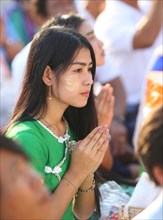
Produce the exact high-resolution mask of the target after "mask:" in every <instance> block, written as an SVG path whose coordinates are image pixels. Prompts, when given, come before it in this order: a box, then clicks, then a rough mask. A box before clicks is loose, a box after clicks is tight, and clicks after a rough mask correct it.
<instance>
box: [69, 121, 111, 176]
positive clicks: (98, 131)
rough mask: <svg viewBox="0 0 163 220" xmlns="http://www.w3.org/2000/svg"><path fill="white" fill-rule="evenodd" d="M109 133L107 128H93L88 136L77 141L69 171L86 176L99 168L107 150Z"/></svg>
mask: <svg viewBox="0 0 163 220" xmlns="http://www.w3.org/2000/svg"><path fill="white" fill-rule="evenodd" d="M108 135H109V131H108V129H107V126H106V125H104V126H100V127H97V128H95V129H94V130H93V131H92V132H90V134H89V135H88V136H87V137H86V138H85V139H83V140H82V141H79V142H78V143H77V145H76V147H75V149H74V151H73V152H72V157H71V164H70V168H69V170H71V171H72V172H74V171H75V172H76V173H79V172H80V173H81V175H82V174H83V175H85V177H86V176H88V175H90V174H92V173H94V172H95V171H96V170H97V168H98V167H99V166H100V164H101V162H102V160H103V157H104V155H105V152H106V149H107V148H108Z"/></svg>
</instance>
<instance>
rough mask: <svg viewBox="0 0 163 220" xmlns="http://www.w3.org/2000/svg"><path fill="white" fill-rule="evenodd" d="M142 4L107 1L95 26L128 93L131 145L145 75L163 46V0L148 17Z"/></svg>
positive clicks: (153, 5)
mask: <svg viewBox="0 0 163 220" xmlns="http://www.w3.org/2000/svg"><path fill="white" fill-rule="evenodd" d="M138 3H139V2H138V0H116V1H106V7H105V9H104V11H103V12H102V13H101V14H100V15H99V17H98V18H97V19H96V23H95V33H96V35H97V36H98V37H99V38H100V39H101V40H102V41H103V42H104V44H105V48H106V52H107V53H108V54H109V55H110V56H111V58H112V61H113V64H114V65H115V66H116V67H117V68H118V69H120V70H121V79H122V82H123V84H124V87H125V89H126V93H127V105H128V106H127V115H126V126H127V128H128V132H129V138H130V142H131V143H132V135H133V132H134V127H135V120H136V116H137V110H138V106H139V102H140V99H141V89H142V85H143V80H144V75H145V73H146V68H147V66H148V62H149V59H150V57H151V55H152V52H153V50H154V49H155V47H156V46H157V45H158V44H159V41H160V40H159V39H158V35H159V32H160V30H161V26H162V19H161V15H162V0H160V1H155V0H153V1H152V5H151V7H150V11H149V13H148V14H147V13H146V12H145V11H144V10H143V9H142V8H140V6H139V4H138ZM146 8H147V7H146ZM160 38H161V37H160ZM157 41H158V42H157Z"/></svg>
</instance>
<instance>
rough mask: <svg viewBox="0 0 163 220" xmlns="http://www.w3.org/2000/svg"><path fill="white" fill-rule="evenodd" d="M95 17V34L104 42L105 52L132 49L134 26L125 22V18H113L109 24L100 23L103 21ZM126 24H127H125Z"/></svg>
mask: <svg viewBox="0 0 163 220" xmlns="http://www.w3.org/2000/svg"><path fill="white" fill-rule="evenodd" d="M100 20H101V19H100V17H99V20H98V19H97V21H96V23H95V34H96V35H97V37H98V38H99V39H101V40H102V41H103V42H104V45H105V48H106V51H107V53H109V54H111V53H112V52H114V53H115V52H120V51H121V52H123V51H125V52H126V51H131V50H132V49H133V38H134V35H135V31H136V26H135V25H133V24H132V23H129V22H126V20H125V19H115V20H113V22H112V21H110V23H109V25H108V24H107V25H101V24H102V23H103V21H102V20H101V21H100ZM126 24H127V25H126Z"/></svg>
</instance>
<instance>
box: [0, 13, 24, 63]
mask: <svg viewBox="0 0 163 220" xmlns="http://www.w3.org/2000/svg"><path fill="white" fill-rule="evenodd" d="M0 30H1V33H0V46H2V47H3V48H4V49H5V51H6V53H7V56H8V58H9V59H10V60H12V59H13V58H14V56H15V55H16V54H17V53H18V52H19V51H20V50H21V49H22V48H23V45H22V43H21V42H20V41H16V42H14V43H13V42H11V41H10V40H8V36H7V35H6V32H5V24H4V21H3V19H2V18H1V17H0Z"/></svg>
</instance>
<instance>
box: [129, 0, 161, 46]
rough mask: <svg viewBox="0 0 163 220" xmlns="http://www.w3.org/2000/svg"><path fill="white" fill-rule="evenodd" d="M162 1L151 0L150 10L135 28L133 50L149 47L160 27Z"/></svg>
mask: <svg viewBox="0 0 163 220" xmlns="http://www.w3.org/2000/svg"><path fill="white" fill-rule="evenodd" d="M162 13H163V1H162V0H153V1H152V6H151V9H150V11H149V13H148V15H147V16H144V17H143V18H142V19H141V20H140V22H139V24H138V27H137V30H136V32H135V35H134V39H133V48H134V49H138V48H146V47H150V46H151V45H152V44H153V43H154V41H155V39H156V37H157V36H158V34H159V31H160V29H161V26H162V18H163V17H162Z"/></svg>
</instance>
